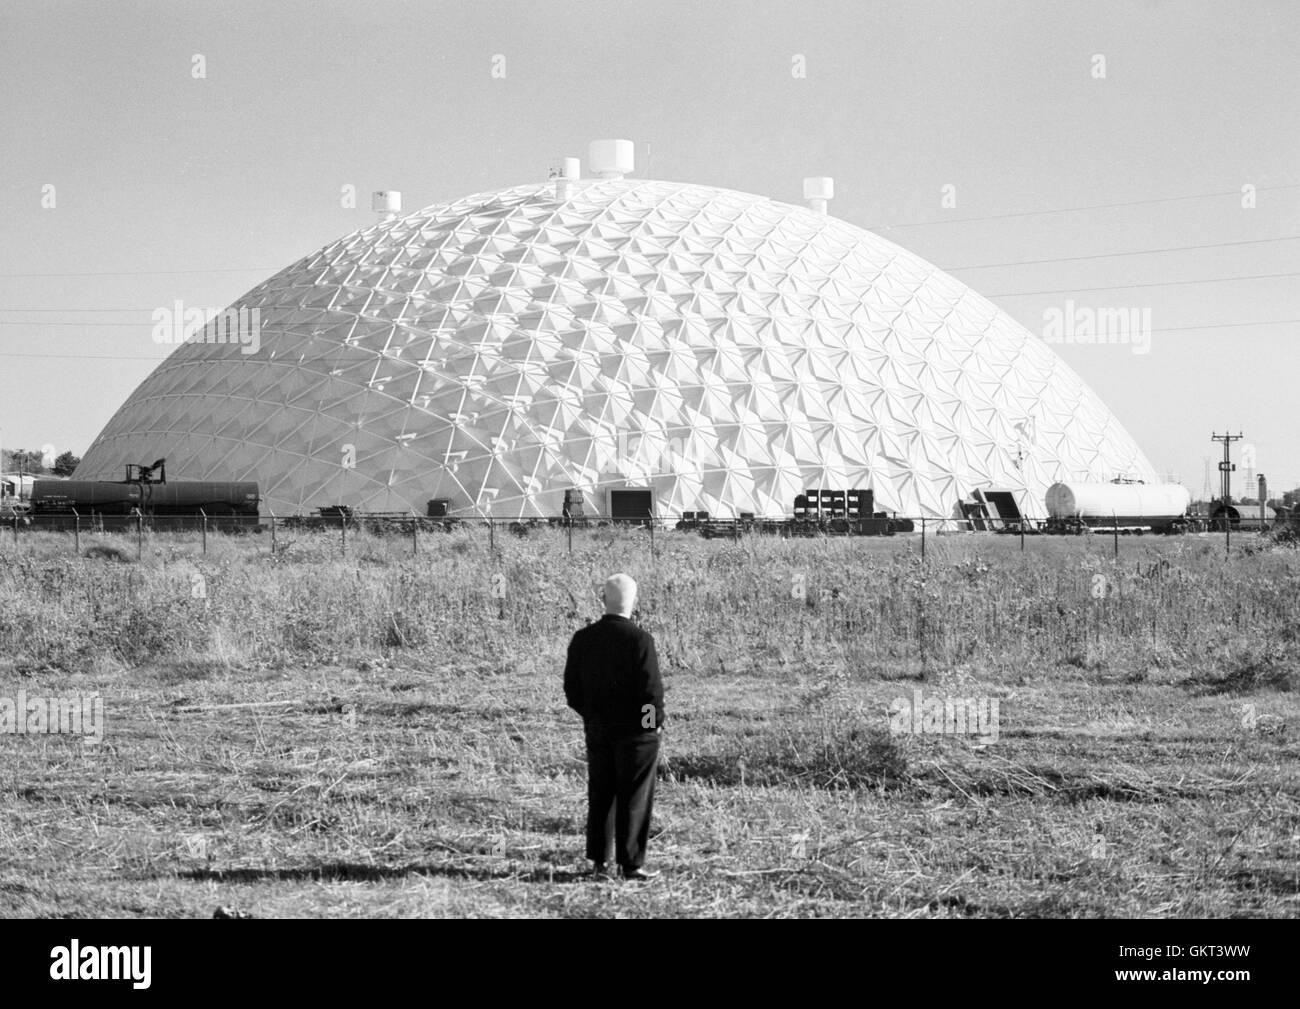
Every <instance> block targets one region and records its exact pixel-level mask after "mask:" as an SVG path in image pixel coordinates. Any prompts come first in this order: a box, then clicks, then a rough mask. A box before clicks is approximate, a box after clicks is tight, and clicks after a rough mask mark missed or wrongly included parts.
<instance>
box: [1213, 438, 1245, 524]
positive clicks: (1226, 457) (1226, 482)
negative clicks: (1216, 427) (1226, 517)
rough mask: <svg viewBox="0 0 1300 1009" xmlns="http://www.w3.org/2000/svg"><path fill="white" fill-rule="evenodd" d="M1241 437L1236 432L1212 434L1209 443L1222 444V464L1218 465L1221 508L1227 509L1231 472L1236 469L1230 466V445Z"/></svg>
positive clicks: (1230, 487) (1229, 498) (1230, 491)
mask: <svg viewBox="0 0 1300 1009" xmlns="http://www.w3.org/2000/svg"><path fill="white" fill-rule="evenodd" d="M1241 439H1242V435H1241V432H1240V431H1238V432H1237V433H1236V434H1230V433H1227V432H1225V433H1224V434H1217V433H1212V434H1211V435H1210V441H1221V442H1223V462H1221V463H1219V473H1220V482H1221V485H1222V501H1223V507H1224V508H1227V507H1228V502H1229V501H1230V500H1231V496H1232V471H1233V470H1235V469H1236V468H1237V467H1236V466H1234V465H1233V464H1232V443H1233V442H1234V441H1241Z"/></svg>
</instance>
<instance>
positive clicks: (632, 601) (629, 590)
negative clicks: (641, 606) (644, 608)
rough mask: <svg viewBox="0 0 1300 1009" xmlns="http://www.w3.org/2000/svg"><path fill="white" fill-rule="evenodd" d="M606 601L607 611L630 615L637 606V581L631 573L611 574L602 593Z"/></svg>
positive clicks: (602, 597)
mask: <svg viewBox="0 0 1300 1009" xmlns="http://www.w3.org/2000/svg"><path fill="white" fill-rule="evenodd" d="M600 597H601V599H603V600H604V601H605V612H606V613H617V614H619V615H621V616H624V617H630V616H631V615H632V611H633V610H634V609H635V608H636V581H635V579H633V578H632V576H631V575H625V574H621V573H620V574H617V575H610V576H609V577H608V578H606V579H605V586H604V588H603V589H602V590H601V593H600Z"/></svg>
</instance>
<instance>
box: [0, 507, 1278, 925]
mask: <svg viewBox="0 0 1300 1009" xmlns="http://www.w3.org/2000/svg"><path fill="white" fill-rule="evenodd" d="M81 546H82V550H83V556H76V555H75V554H74V553H73V551H72V547H71V539H70V537H67V536H62V535H59V534H44V535H33V536H29V537H25V538H20V540H19V542H18V543H17V544H14V543H13V542H11V541H10V540H9V539H7V538H5V539H3V540H0V699H2V698H6V697H7V698H14V697H16V696H17V695H18V692H19V691H20V690H21V691H23V692H24V693H25V694H26V695H27V696H29V697H31V696H37V697H48V696H59V695H70V694H90V693H93V692H98V693H99V694H100V695H101V696H102V697H103V698H104V702H105V723H104V728H105V734H104V741H103V742H102V743H100V744H98V745H87V744H85V743H83V742H82V741H81V740H80V739H78V738H76V737H72V736H68V735H17V734H0V914H4V915H24V916H31V915H52V916H82V915H87V916H130V915H149V916H177V917H186V916H202V917H210V916H211V915H212V914H213V912H214V910H215V909H216V908H218V907H219V906H223V907H228V908H232V909H234V910H235V911H243V912H248V913H251V914H253V915H256V916H259V917H270V916H300V915H306V916H375V915H385V916H429V915H435V916H443V915H450V916H498V915H529V916H547V917H561V916H609V917H631V916H668V915H737V916H778V917H788V916H850V915H851V916H860V915H877V916H898V917H916V916H978V917H985V916H989V917H1003V916H1011V917H1034V916H1095V915H1125V916H1130V915H1135V916H1227V915H1262V916H1287V917H1294V916H1296V915H1297V914H1300V773H1298V772H1297V770H1296V769H1297V767H1300V763H1298V762H1297V758H1298V757H1300V742H1298V740H1300V703H1298V700H1297V696H1298V695H1297V686H1298V685H1300V673H1298V672H1297V670H1298V669H1300V551H1298V550H1295V549H1287V548H1280V547H1274V548H1260V547H1259V546H1258V544H1257V542H1256V541H1253V540H1251V541H1248V540H1246V539H1245V538H1243V539H1242V540H1240V541H1237V542H1234V549H1233V556H1232V557H1231V558H1230V559H1227V560H1225V559H1224V555H1223V546H1222V541H1221V540H1218V539H1210V538H1205V537H1195V536H1192V537H1184V538H1181V539H1170V540H1164V539H1152V538H1140V539H1125V540H1123V541H1122V542H1121V550H1120V557H1119V559H1118V560H1115V559H1114V558H1113V557H1112V555H1111V544H1110V540H1109V539H1105V538H1097V539H1088V538H1084V539H1077V540H1076V539H1068V540H1055V539H1033V540H1031V541H1030V542H1029V543H1028V544H1027V547H1028V549H1027V550H1026V551H1025V552H1024V553H1023V554H1022V553H1021V552H1020V550H1019V544H1018V542H1016V541H1015V540H1012V539H1009V538H1001V537H993V536H989V535H982V536H981V535H969V536H949V537H940V538H937V539H936V538H934V537H931V539H930V541H929V542H928V543H927V558H926V561H925V563H924V564H922V563H921V561H920V557H919V541H918V539H917V538H915V537H907V538H904V537H899V538H895V539H891V540H862V539H854V540H847V539H839V540H801V541H780V540H771V539H759V538H751V539H744V540H741V541H740V542H738V543H732V542H727V541H703V540H700V539H698V538H696V537H695V536H692V535H686V534H673V533H668V534H663V533H661V534H659V535H657V536H656V542H655V556H654V557H653V558H652V557H651V553H650V544H649V542H648V539H647V537H646V535H645V533H644V532H643V531H608V530H595V531H588V532H584V533H581V534H575V536H574V542H573V552H572V554H570V553H569V552H568V550H567V547H566V541H565V538H564V536H563V534H562V533H556V532H552V531H548V530H543V531H538V532H534V533H533V535H531V536H529V537H527V538H525V539H517V538H514V537H509V536H506V537H501V536H499V537H498V539H497V541H496V550H495V551H491V550H489V548H488V543H487V537H486V534H485V533H484V532H481V531H480V532H474V531H460V532H456V533H452V534H436V535H427V536H425V537H423V538H422V539H421V541H420V544H419V546H420V552H419V554H418V555H413V554H412V544H411V543H410V541H409V540H401V539H391V540H385V539H379V538H372V537H360V538H358V539H355V540H352V541H350V542H349V544H348V556H347V557H346V558H340V557H339V556H338V553H339V550H338V541H337V539H336V538H335V537H333V536H325V535H313V536H308V535H299V536H298V537H297V538H291V537H289V536H283V537H282V538H281V541H280V543H279V547H280V549H279V550H278V551H277V552H276V553H274V554H272V553H271V552H270V549H269V543H268V542H267V540H266V538H265V537H263V536H245V537H229V538H227V537H211V538H210V539H209V543H208V553H207V555H206V556H203V555H201V554H200V552H199V541H198V539H197V538H196V537H185V536H181V535H178V536H158V537H156V538H146V540H145V544H144V551H143V557H142V559H141V560H140V561H136V560H135V559H134V558H135V541H134V540H133V539H132V538H129V537H128V538H127V539H125V540H122V539H114V538H112V537H105V538H102V539H101V540H98V541H96V540H94V539H93V538H91V537H88V536H86V537H83V538H82V543H81ZM115 552H117V553H120V554H121V555H122V558H124V559H116V558H115ZM86 554H89V556H86ZM617 570H625V571H628V572H629V573H630V574H632V575H633V576H634V577H636V578H637V579H638V580H639V581H640V583H641V589H642V602H641V614H640V619H641V621H642V623H643V624H644V625H645V626H646V627H647V628H648V629H650V630H651V631H652V632H653V633H654V634H655V636H656V639H657V641H658V647H659V654H660V662H661V666H662V668H663V670H664V673H665V677H666V684H667V687H668V717H669V723H668V726H667V729H666V732H665V737H666V741H665V752H666V757H667V760H666V765H665V766H664V767H663V768H662V777H661V781H660V784H659V790H658V793H657V796H656V817H655V833H654V835H653V838H652V842H651V860H652V864H653V865H654V866H655V867H658V868H662V869H664V870H665V874H664V878H662V879H661V880H659V881H657V882H655V883H653V884H650V885H648V886H636V885H627V884H620V883H600V882H590V881H588V880H586V879H585V878H583V877H582V876H581V875H579V874H578V873H579V871H580V870H581V869H583V868H584V867H585V862H583V861H582V859H581V856H582V839H581V831H582V823H583V816H584V808H585V794H584V788H585V784H584V783H585V766H584V762H583V756H582V749H581V732H580V727H579V725H578V722H577V719H576V716H574V715H573V713H572V712H569V711H568V710H567V709H566V708H565V707H564V703H563V697H562V694H561V691H560V673H561V668H562V663H563V655H564V650H565V647H566V645H567V643H568V639H569V636H570V635H571V634H572V632H573V630H574V629H575V628H576V627H578V626H581V624H582V622H583V621H584V620H585V619H588V618H593V617H595V616H596V615H597V612H598V605H597V603H596V599H595V594H594V593H595V589H596V587H597V586H598V585H599V582H600V580H601V579H602V578H603V577H604V576H605V575H607V574H609V573H612V572H613V571H617ZM916 691H921V692H922V694H923V695H924V696H925V697H940V698H943V697H947V698H950V699H951V698H963V699H964V698H970V699H980V700H982V701H983V702H985V703H987V702H988V701H990V700H993V699H996V701H997V703H998V724H997V734H996V739H995V740H991V739H987V738H986V739H985V740H984V741H981V740H980V739H979V738H976V737H974V736H972V735H956V734H947V735H934V734H930V733H922V734H914V733H905V734H894V735H891V733H890V714H889V712H890V705H891V702H894V701H895V700H896V699H898V698H907V699H911V698H913V697H914V696H915V692H916Z"/></svg>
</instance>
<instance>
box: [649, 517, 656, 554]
mask: <svg viewBox="0 0 1300 1009" xmlns="http://www.w3.org/2000/svg"><path fill="white" fill-rule="evenodd" d="M650 559H651V560H654V559H655V517H654V516H653V515H651V516H650Z"/></svg>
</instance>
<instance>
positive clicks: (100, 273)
mask: <svg viewBox="0 0 1300 1009" xmlns="http://www.w3.org/2000/svg"><path fill="white" fill-rule="evenodd" d="M1284 189H1300V183H1286V184H1283V185H1278V186H1257V187H1256V189H1255V191H1256V192H1257V193H1268V192H1277V191H1280V190H1284ZM1240 195H1241V191H1240V190H1237V189H1228V190H1224V191H1222V192H1217V193H1190V194H1188V195H1186V196H1159V197H1153V198H1151V199H1146V200H1124V201H1122V202H1119V203H1092V204H1087V205H1085V206H1078V207H1050V208H1047V209H1045V210H1017V211H1011V212H1008V213H1005V214H987V215H984V216H982V217H940V218H934V219H932V220H928V221H908V222H904V223H901V224H872V225H867V226H866V230H867V231H879V230H882V229H883V230H886V231H887V230H890V229H893V228H920V227H925V226H928V225H931V224H963V223H970V222H975V221H1002V220H1009V219H1013V218H1019V217H1041V216H1043V215H1045V214H1075V213H1080V212H1084V211H1089V210H1113V209H1117V208H1122V207H1140V206H1145V205H1148V204H1160V203H1177V202H1180V201H1184V200H1207V199H1214V198H1218V197H1225V196H1240ZM999 265H1001V264H999ZM1007 265H1018V264H1007ZM975 268H976V267H954V269H975ZM281 269H283V267H282V266H238V267H219V268H216V269H209V270H91V271H78V272H65V271H50V272H38V273H0V278H10V277H12V278H31V277H155V276H172V275H182V274H216V273H259V274H262V275H267V274H271V273H276V272H278V271H279V270H281Z"/></svg>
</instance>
